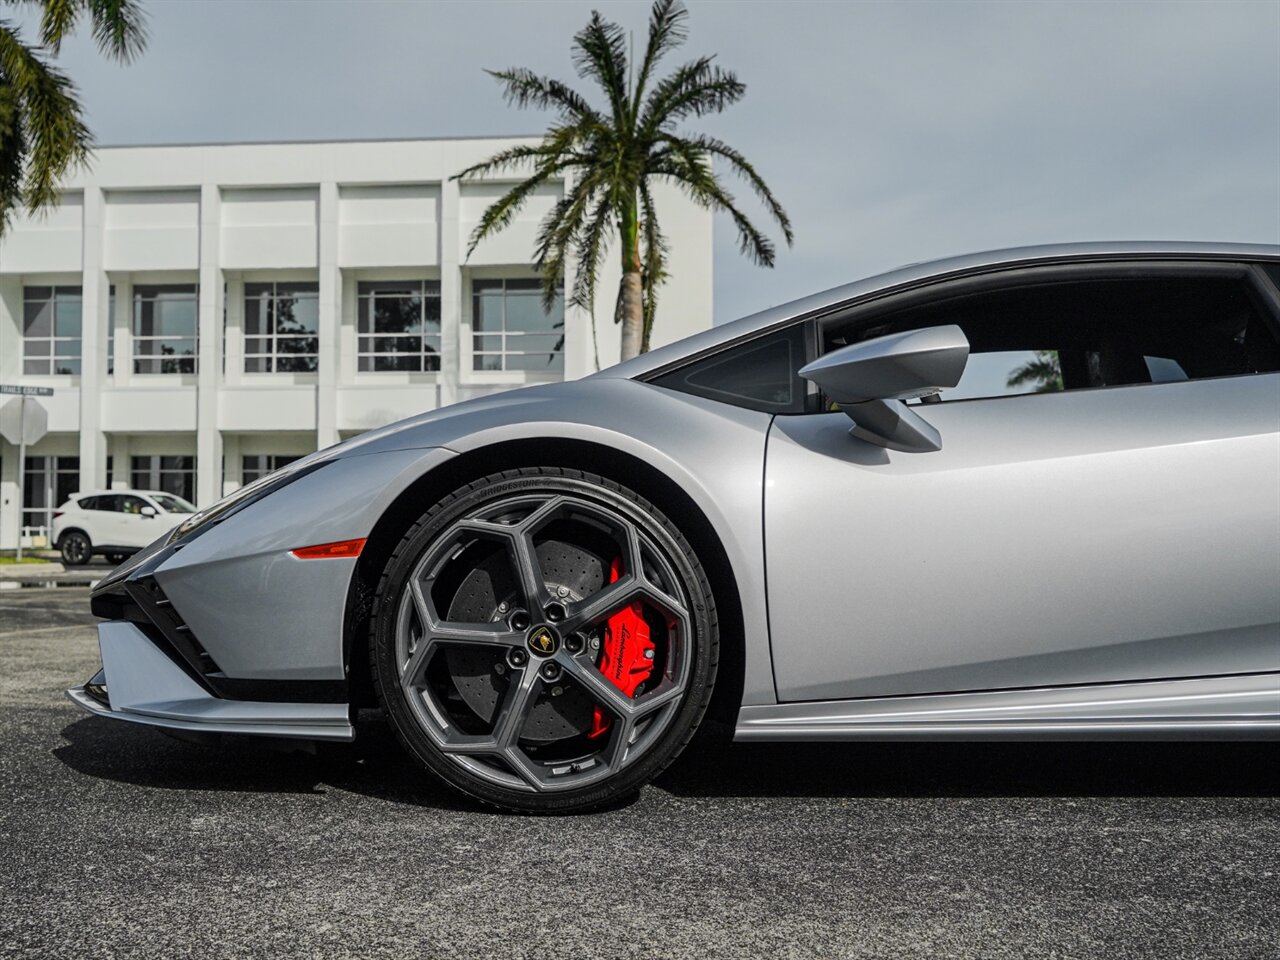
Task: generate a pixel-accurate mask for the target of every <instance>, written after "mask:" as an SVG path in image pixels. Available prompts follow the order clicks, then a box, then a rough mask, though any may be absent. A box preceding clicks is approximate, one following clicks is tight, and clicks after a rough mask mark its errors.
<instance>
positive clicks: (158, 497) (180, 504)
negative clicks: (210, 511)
mask: <svg viewBox="0 0 1280 960" xmlns="http://www.w3.org/2000/svg"><path fill="white" fill-rule="evenodd" d="M150 496H151V499H152V500H154V501H155V502H156V503H158V504H160V506H161V507H162V508H163V509H164V512H165V513H195V512H196V508H195V507H194V506H193V505H192V504H190V503H187V501H185V500H183V499H182V498H181V497H174V496H171V495H170V494H167V493H153V494H151V495H150Z"/></svg>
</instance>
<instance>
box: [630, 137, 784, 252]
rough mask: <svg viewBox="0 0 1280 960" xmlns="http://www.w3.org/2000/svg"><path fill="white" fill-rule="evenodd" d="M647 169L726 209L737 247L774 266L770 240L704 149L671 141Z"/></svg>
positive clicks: (702, 200)
mask: <svg viewBox="0 0 1280 960" xmlns="http://www.w3.org/2000/svg"><path fill="white" fill-rule="evenodd" d="M650 173H652V174H654V175H656V176H663V177H667V178H668V179H670V180H671V181H672V182H674V183H675V184H676V185H677V186H678V187H680V189H681V190H682V191H683V192H684V194H685V195H686V196H687V197H689V198H690V199H691V200H693V202H694V203H697V204H699V205H700V206H703V207H708V208H710V209H712V210H719V211H721V212H723V213H727V214H728V215H729V217H730V219H732V220H733V225H734V226H735V227H736V228H737V230H738V249H739V251H740V252H741V253H742V255H743V256H745V257H747V258H748V259H750V260H751V261H752V262H753V263H756V264H758V265H759V266H762V267H772V266H773V264H774V260H775V257H776V251H775V249H774V246H773V242H772V241H771V240H770V239H769V238H768V237H766V236H765V235H764V234H763V233H761V232H760V230H759V229H757V227H756V226H755V224H753V223H752V222H751V220H750V218H749V217H748V216H747V215H746V214H745V213H743V212H742V211H741V210H739V209H738V205H737V201H736V200H735V199H734V197H733V194H731V193H730V192H729V191H728V190H726V189H725V187H724V185H723V184H722V183H721V182H720V180H719V178H718V177H717V176H716V175H715V173H714V172H713V171H712V169H711V164H710V163H709V162H708V161H707V159H706V155H705V154H704V153H702V152H701V151H698V150H695V149H693V148H691V147H690V148H687V149H682V148H681V146H678V145H675V144H673V145H672V151H671V153H669V154H668V155H667V156H666V158H665V159H663V160H661V161H660V162H658V163H656V164H653V165H652V166H651V167H650Z"/></svg>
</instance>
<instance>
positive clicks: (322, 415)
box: [316, 183, 342, 450]
mask: <svg viewBox="0 0 1280 960" xmlns="http://www.w3.org/2000/svg"><path fill="white" fill-rule="evenodd" d="M319 225H320V229H319V234H320V236H319V239H318V244H319V250H318V251H317V258H316V259H317V262H318V263H319V265H320V297H319V304H318V307H319V314H320V316H319V321H320V329H319V342H320V348H319V349H320V355H319V359H318V361H317V363H316V449H317V450H321V449H323V448H325V447H329V446H332V445H333V444H335V443H337V442H338V327H339V317H340V314H341V311H342V271H341V270H340V269H339V268H338V185H337V184H336V183H322V184H320V224H319Z"/></svg>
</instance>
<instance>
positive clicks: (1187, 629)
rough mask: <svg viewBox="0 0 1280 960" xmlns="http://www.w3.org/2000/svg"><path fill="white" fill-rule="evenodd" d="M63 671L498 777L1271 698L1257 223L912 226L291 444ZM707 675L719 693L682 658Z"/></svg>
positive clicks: (1072, 728) (122, 703)
mask: <svg viewBox="0 0 1280 960" xmlns="http://www.w3.org/2000/svg"><path fill="white" fill-rule="evenodd" d="M91 603H92V608H93V612H94V613H95V614H96V615H97V616H98V617H100V618H102V620H103V621H104V622H102V623H101V624H100V625H99V627H98V631H99V640H100V646H101V652H102V664H103V667H102V670H101V671H100V672H98V673H97V675H95V676H94V677H93V678H92V679H90V680H89V681H88V682H86V683H85V684H83V685H82V686H79V687H76V688H75V689H72V690H70V691H68V693H69V696H70V697H71V699H72V700H74V701H75V702H76V703H77V704H79V705H80V706H82V707H83V708H85V709H86V710H89V711H90V712H92V713H94V714H97V715H99V716H101V717H110V718H113V719H118V720H129V721H134V722H136V723H142V724H150V725H152V726H156V727H161V728H168V729H170V730H173V731H188V732H197V733H198V732H201V731H203V732H208V733H214V734H250V735H259V736H268V737H289V738H303V739H308V740H339V741H342V740H351V739H352V738H353V737H354V736H355V735H356V727H355V722H354V721H355V718H356V716H357V711H361V715H362V716H363V715H364V711H363V708H371V709H372V710H375V711H376V710H377V709H379V708H381V710H383V711H385V715H386V717H387V719H388V721H389V723H390V725H391V726H392V727H393V728H394V730H395V731H396V733H397V734H398V735H399V737H400V739H401V740H402V741H403V743H404V746H405V747H406V749H407V752H408V754H409V755H410V756H412V757H413V758H414V759H415V760H416V761H417V762H419V763H420V764H421V765H422V766H423V767H425V768H426V769H427V770H429V771H430V772H431V773H433V774H435V775H437V776H438V777H440V778H441V779H443V780H444V781H446V782H447V783H449V784H451V785H452V786H453V787H454V788H456V789H458V790H460V791H462V792H464V793H465V794H468V795H469V796H471V797H473V798H476V799H477V800H480V801H482V802H485V803H488V804H492V805H495V806H498V807H502V808H506V809H514V810H523V811H537V812H549V811H571V810H585V809H590V808H593V807H596V806H599V805H602V804H605V803H608V802H611V801H614V800H615V799H616V798H618V797H620V796H623V795H626V794H628V793H630V792H633V791H635V790H636V789H638V788H639V787H640V786H641V785H643V784H644V783H646V782H647V781H649V780H650V779H652V778H653V777H654V776H656V775H657V774H658V773H659V772H660V771H661V770H662V769H663V768H664V767H666V766H667V765H668V764H669V763H671V761H672V760H673V759H674V758H675V757H676V755H677V754H678V753H679V752H680V750H681V749H682V748H683V747H684V746H685V744H686V743H688V742H689V740H690V738H691V737H692V736H693V735H694V733H695V731H696V730H697V729H698V728H699V726H700V724H702V723H703V721H704V719H705V718H706V717H707V716H708V714H709V713H710V714H711V715H713V716H720V717H722V718H725V719H727V720H728V722H729V729H731V730H732V732H733V734H734V736H735V737H736V738H737V739H739V740H857V739H943V738H959V739H989V738H1077V739H1093V738H1208V739H1226V738H1276V737H1280V247H1262V246H1237V245H1222V244H1218V245H1193V244H1109V245H1104V244H1091V245H1074V246H1060V247H1042V248H1031V249H1023V250H1015V251H1004V252H1000V253H993V254H980V255H974V256H968V257H963V258H957V259H951V260H946V261H941V262H937V263H933V264H928V265H913V266H909V267H906V268H904V269H901V270H898V271H895V272H893V273H889V274H886V275H883V276H880V277H876V278H874V279H871V280H866V281H862V282H858V283H853V284H851V285H848V286H844V287H840V288H837V289H835V290H832V291H829V292H826V293H822V294H818V295H816V296H811V297H809V298H807V299H803V300H800V301H797V302H795V303H790V304H787V305H785V306H781V307H777V308H774V309H770V310H766V311H765V312H762V313H758V314H755V315H754V316H750V317H747V318H745V319H743V320H739V321H737V322H735V323H729V324H725V325H722V326H718V327H715V328H713V329H711V330H708V331H706V332H704V333H700V334H698V335H696V336H693V337H690V338H688V339H686V340H684V341H681V342H679V343H676V344H673V345H670V346H666V347H662V348H660V349H657V350H655V351H653V352H651V353H648V354H645V355H643V356H641V357H638V358H637V359H635V360H631V361H628V362H626V363H622V364H620V365H618V366H615V367H612V368H609V369H606V370H603V371H601V372H600V373H597V374H594V375H592V376H589V377H587V378H585V379H582V380H578V381H572V382H564V383H556V384H550V385H541V386H535V387H530V388H527V389H522V390H516V391H512V392H509V393H502V394H498V395H494V396H491V397H487V398H483V399H478V400H473V401H470V402H466V403H461V404H458V405H455V406H452V407H448V408H446V409H441V410H435V411H432V412H430V413H427V414H424V415H422V416H417V417H412V418H410V419H408V420H404V421H402V422H399V423H395V424H392V425H390V426H388V427H385V428H382V429H379V430H375V431H372V432H370V433H366V434H362V435H360V436H358V437H355V438H353V439H351V440H348V441H346V442H344V443H341V444H338V445H337V446H334V447H331V448H329V449H326V450H322V451H320V452H318V453H316V454H314V455H312V456H310V457H307V458H306V459H304V460H301V461H297V462H295V463H292V464H290V465H289V466H287V467H285V468H284V469H282V470H279V471H277V472H276V473H273V474H270V475H269V476H266V477H264V478H262V479H261V480H259V481H257V482H255V483H251V484H249V485H248V486H245V487H243V488H241V489H239V490H237V491H235V492H234V493H233V494H231V495H230V496H228V497H226V498H225V499H223V500H222V501H220V502H219V503H217V504H215V505H213V506H211V507H208V508H207V509H204V510H201V511H199V512H198V513H195V514H193V515H191V516H189V517H188V518H186V519H185V521H184V522H183V523H181V524H180V525H179V526H177V527H176V528H175V529H174V530H173V531H172V533H170V534H167V535H166V536H164V537H162V538H161V539H159V540H157V541H156V542H155V543H153V544H152V545H151V546H150V547H148V548H146V549H144V550H142V551H141V552H139V553H138V554H136V555H135V556H133V557H132V558H131V559H130V560H128V561H127V562H126V563H125V564H123V565H122V566H120V567H118V568H117V569H115V570H114V571H113V572H112V573H111V574H110V575H109V576H107V577H106V578H105V579H103V580H102V581H101V582H100V583H99V584H98V585H97V586H96V587H95V588H94V590H93V591H92V599H91ZM713 694H714V696H713Z"/></svg>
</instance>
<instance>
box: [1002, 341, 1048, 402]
mask: <svg viewBox="0 0 1280 960" xmlns="http://www.w3.org/2000/svg"><path fill="white" fill-rule="evenodd" d="M1028 385H1034V387H1035V389H1034V390H1033V392H1034V393H1054V392H1056V391H1058V390H1061V389H1062V364H1061V363H1060V362H1059V360H1058V351H1056V350H1037V351H1036V352H1035V356H1034V357H1033V358H1032V359H1030V360H1028V361H1027V362H1026V363H1024V364H1023V365H1022V366H1020V367H1017V368H1016V369H1014V370H1012V371H1011V372H1010V373H1009V378H1008V379H1007V380H1005V386H1007V387H1025V386H1028Z"/></svg>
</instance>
